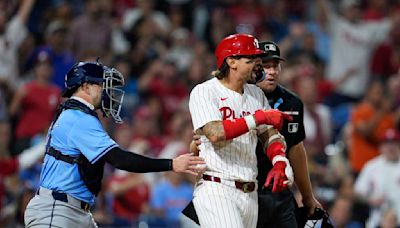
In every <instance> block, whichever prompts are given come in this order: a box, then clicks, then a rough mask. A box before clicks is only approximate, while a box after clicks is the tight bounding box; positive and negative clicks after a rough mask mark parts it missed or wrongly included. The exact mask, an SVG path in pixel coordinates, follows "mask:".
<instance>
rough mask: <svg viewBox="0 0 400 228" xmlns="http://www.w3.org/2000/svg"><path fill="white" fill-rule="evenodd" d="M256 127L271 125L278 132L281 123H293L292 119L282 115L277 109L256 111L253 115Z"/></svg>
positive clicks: (284, 114)
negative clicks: (285, 121) (286, 121)
mask: <svg viewBox="0 0 400 228" xmlns="http://www.w3.org/2000/svg"><path fill="white" fill-rule="evenodd" d="M254 118H255V119H256V122H257V125H260V124H267V125H272V126H273V127H274V128H275V129H277V130H278V131H279V130H281V129H282V126H283V121H284V120H288V121H293V117H292V116H290V115H288V114H286V113H283V112H281V111H279V110H277V109H269V110H257V111H256V112H255V113H254Z"/></svg>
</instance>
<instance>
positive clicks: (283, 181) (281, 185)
mask: <svg viewBox="0 0 400 228" xmlns="http://www.w3.org/2000/svg"><path fill="white" fill-rule="evenodd" d="M285 169H286V163H285V162H283V161H278V162H276V163H275V165H274V166H273V167H272V169H271V171H269V173H268V176H267V180H266V181H265V184H264V187H265V188H266V187H268V186H269V185H270V184H271V182H272V181H273V187H272V192H282V191H283V190H285V189H286V188H287V187H288V183H289V182H288V177H287V176H286V173H285Z"/></svg>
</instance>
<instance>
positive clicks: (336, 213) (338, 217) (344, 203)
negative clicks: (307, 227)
mask: <svg viewBox="0 0 400 228" xmlns="http://www.w3.org/2000/svg"><path fill="white" fill-rule="evenodd" d="M352 203H353V202H352V200H351V199H350V198H348V197H343V196H339V197H336V199H335V201H334V202H333V205H332V207H331V208H330V210H329V214H330V220H331V222H332V224H333V226H334V227H336V228H362V227H363V225H362V224H360V223H358V222H355V221H353V220H351V215H352Z"/></svg>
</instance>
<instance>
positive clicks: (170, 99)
mask: <svg viewBox="0 0 400 228" xmlns="http://www.w3.org/2000/svg"><path fill="white" fill-rule="evenodd" d="M234 33H248V34H252V35H254V36H256V37H257V38H258V39H259V40H260V41H267V40H272V41H275V42H277V43H278V45H279V46H280V48H281V55H282V57H284V58H285V59H286V60H287V61H285V62H283V63H282V64H284V67H283V69H284V70H283V72H282V75H281V83H282V84H283V85H284V86H285V87H287V88H289V89H291V90H293V91H294V92H295V93H297V94H298V95H299V97H300V98H301V99H302V101H303V102H304V111H305V115H304V126H305V130H306V140H305V147H306V150H307V155H308V165H309V169H310V175H311V180H312V184H313V189H314V192H315V195H316V197H317V198H318V200H319V201H320V202H321V203H322V204H323V206H324V207H325V209H327V210H328V211H329V213H330V215H331V219H332V222H333V223H334V224H335V227H347V228H350V227H396V226H397V227H399V226H400V200H399V199H400V194H399V193H398V189H400V158H399V157H400V133H398V132H397V131H399V130H400V1H399V0H213V1H207V0H2V1H0V227H23V212H24V208H25V206H26V204H27V202H28V201H29V199H30V198H31V197H32V196H33V195H34V194H35V191H36V190H37V188H38V184H39V174H40V170H41V163H42V160H41V158H42V157H41V156H36V154H34V155H30V156H32V157H31V159H30V162H28V163H29V164H28V163H27V162H26V156H27V154H28V153H32V150H38V148H43V144H44V143H45V140H46V131H47V130H48V127H49V125H50V123H51V121H52V118H53V114H54V112H55V110H56V108H57V106H58V105H59V104H60V102H62V101H63V99H62V98H61V95H60V94H61V92H62V90H63V89H64V84H63V82H64V76H65V73H66V72H67V70H68V69H69V68H70V67H71V66H72V65H73V64H74V63H75V62H77V61H96V60H97V59H98V58H99V61H100V62H102V63H104V64H106V65H111V66H113V67H115V68H116V69H117V70H119V71H120V72H121V73H122V74H123V75H124V77H125V82H126V85H125V87H124V90H125V92H126V93H125V98H124V103H123V108H122V117H123V119H124V123H123V124H121V125H118V124H115V123H113V122H112V120H109V119H106V118H102V119H101V120H102V123H103V125H104V128H105V129H106V130H107V131H108V132H110V135H112V137H113V138H114V140H115V141H116V142H117V143H119V144H120V145H121V147H124V148H126V149H129V150H131V151H135V152H137V153H141V154H145V155H148V156H152V157H160V158H161V157H163V158H172V157H175V156H176V155H178V154H181V153H187V152H188V150H189V143H190V141H191V140H192V123H191V119H190V114H189V111H188V95H189V93H190V91H191V89H192V88H193V87H194V86H195V85H196V84H198V83H201V82H203V81H205V80H207V79H209V78H210V77H211V75H210V72H211V71H212V70H215V69H216V61H215V57H214V54H213V51H214V48H215V46H216V44H217V43H218V42H219V41H220V40H221V39H222V38H224V37H225V36H227V35H230V34H234ZM35 146H42V147H35ZM24 159H25V160H24ZM194 181H195V178H193V177H190V176H186V175H182V174H173V173H164V174H137V173H127V172H124V171H121V170H114V169H113V168H111V167H108V166H106V169H105V174H104V180H103V188H102V192H101V193H100V195H99V197H98V198H99V199H98V200H97V203H96V205H95V207H94V209H93V210H92V213H93V215H94V218H95V220H96V221H97V223H98V225H100V226H101V227H139V226H140V227H144V226H141V225H143V224H145V225H148V226H149V227H182V228H184V227H192V226H191V225H188V223H187V221H185V220H184V218H183V217H182V214H181V210H182V209H183V208H184V207H185V206H186V204H187V203H188V202H189V201H190V200H191V198H192V191H193V183H194ZM293 191H295V192H296V188H295V187H294V189H293ZM298 201H299V202H301V200H300V199H298Z"/></svg>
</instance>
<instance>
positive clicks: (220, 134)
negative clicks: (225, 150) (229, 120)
mask: <svg viewBox="0 0 400 228" xmlns="http://www.w3.org/2000/svg"><path fill="white" fill-rule="evenodd" d="M203 134H204V135H205V136H206V137H207V138H208V140H210V142H212V143H216V142H221V141H224V140H225V130H224V126H223V125H222V121H212V122H209V123H207V124H206V125H204V127H203Z"/></svg>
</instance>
